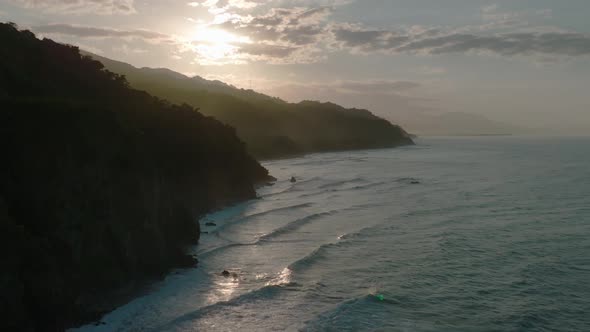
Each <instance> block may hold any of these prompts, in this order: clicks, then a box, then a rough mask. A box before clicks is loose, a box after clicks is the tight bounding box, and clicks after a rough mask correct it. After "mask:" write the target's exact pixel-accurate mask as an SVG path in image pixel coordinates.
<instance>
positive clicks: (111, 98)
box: [0, 24, 268, 331]
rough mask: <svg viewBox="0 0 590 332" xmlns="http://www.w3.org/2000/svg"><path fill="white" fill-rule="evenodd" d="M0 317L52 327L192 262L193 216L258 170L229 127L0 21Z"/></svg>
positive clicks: (248, 188)
mask: <svg viewBox="0 0 590 332" xmlns="http://www.w3.org/2000/svg"><path fill="white" fill-rule="evenodd" d="M0 40H2V47H1V48H0V147H1V150H0V151H1V153H2V163H0V234H1V235H0V243H1V244H2V248H1V250H0V252H1V253H2V269H3V271H2V274H1V278H0V287H1V288H0V292H1V296H2V302H1V303H0V306H1V307H0V312H1V313H2V317H0V329H1V330H3V331H19V330H25V331H60V330H63V329H64V328H66V327H68V326H72V325H76V324H78V323H83V322H88V321H91V320H94V319H96V318H98V317H100V315H101V314H103V313H104V312H107V311H109V310H112V309H113V307H114V306H115V305H116V304H122V302H124V301H125V299H126V298H127V297H126V295H128V294H129V293H130V290H133V289H135V288H137V286H138V285H141V283H142V281H145V280H146V278H151V277H155V276H158V275H161V274H162V273H165V272H166V271H169V269H170V268H174V267H183V266H192V265H194V263H195V259H194V258H192V257H187V256H186V255H185V254H184V250H185V248H186V247H187V246H188V245H190V244H193V243H196V241H197V240H198V239H199V233H200V230H199V225H198V223H197V222H196V220H197V219H196V218H197V217H198V216H199V215H201V214H203V213H207V212H209V211H211V210H212V209H215V208H219V207H222V206H224V205H226V204H229V203H232V202H236V201H239V200H244V199H250V198H254V197H255V191H254V188H253V186H254V184H255V183H257V182H260V181H266V180H267V179H268V173H267V171H266V170H265V169H264V168H263V167H262V166H260V165H259V164H258V162H256V161H255V160H254V159H253V158H252V157H250V155H249V154H248V153H247V152H246V147H245V144H244V143H243V142H242V141H240V140H239V139H238V137H237V135H236V133H235V130H234V129H233V128H232V127H230V126H228V125H226V124H223V123H221V122H219V121H217V120H215V119H213V118H211V117H207V116H204V115H202V114H201V113H199V112H197V110H195V109H194V108H193V107H191V106H188V105H182V106H177V105H172V104H170V103H169V102H166V101H163V100H161V99H158V98H155V97H152V96H150V95H149V94H148V93H146V92H142V91H138V90H134V89H131V88H130V87H129V84H128V83H127V81H126V80H125V78H124V77H123V76H121V75H119V74H115V73H112V72H109V71H107V70H104V69H103V65H102V64H101V63H100V62H98V61H96V60H93V59H91V58H90V57H87V56H82V55H80V53H79V51H78V49H77V48H76V47H72V46H66V45H61V44H58V43H55V42H53V41H51V40H48V39H44V40H39V39H37V38H36V37H35V35H34V34H33V33H31V32H29V31H19V30H18V29H17V28H16V26H15V25H13V24H0Z"/></svg>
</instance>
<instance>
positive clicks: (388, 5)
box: [0, 0, 590, 134]
mask: <svg viewBox="0 0 590 332" xmlns="http://www.w3.org/2000/svg"><path fill="white" fill-rule="evenodd" d="M589 16H590V1H588V0H559V1H557V0H489V1H488V0H194V1H177V0H168V1H156V0H0V21H12V22H15V23H17V24H18V25H19V26H20V27H21V28H24V29H30V30H32V31H33V32H35V33H36V34H37V35H38V36H41V37H47V38H51V39H54V40H56V41H61V42H64V43H69V44H73V45H77V46H79V47H80V48H82V49H85V50H87V51H90V52H94V53H97V54H99V55H102V56H106V57H109V58H112V59H116V60H120V61H124V62H127V63H130V64H132V65H135V66H137V67H143V66H146V67H165V68H170V69H172V70H175V71H178V72H181V73H183V74H186V75H189V76H193V75H199V76H202V77H205V78H209V79H219V80H221V81H224V82H227V83H230V84H233V85H235V86H237V87H241V88H252V89H254V90H257V91H260V92H264V93H267V94H270V95H273V96H277V97H280V98H283V99H285V100H288V101H293V102H297V101H300V100H305V99H311V100H320V101H334V102H337V103H340V104H342V105H344V106H348V107H360V108H367V109H370V110H371V111H373V112H374V113H376V114H378V115H380V116H383V117H385V118H388V119H390V120H392V121H396V122H400V123H402V124H404V123H408V125H410V126H411V125H412V119H417V118H425V117H433V116H438V115H441V114H445V113H449V112H452V113H457V112H460V113H466V114H470V115H473V116H484V117H486V118H487V119H491V120H492V121H498V122H502V123H505V124H509V125H512V126H517V127H519V128H527V129H528V128H543V130H547V131H550V132H552V133H556V134H564V133H571V134H588V133H590V20H589V19H588V17H589Z"/></svg>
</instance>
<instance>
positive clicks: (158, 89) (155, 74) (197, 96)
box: [91, 54, 412, 158]
mask: <svg viewBox="0 0 590 332" xmlns="http://www.w3.org/2000/svg"><path fill="white" fill-rule="evenodd" d="M91 56H92V57H93V58H95V59H97V60H99V61H101V62H102V63H103V64H104V65H105V66H106V68H108V69H109V70H111V71H113V72H116V73H118V74H121V75H125V77H126V78H127V79H128V80H129V83H130V84H131V85H132V86H133V87H134V88H137V89H141V90H145V91H147V92H149V93H151V94H154V95H156V96H158V97H161V98H165V99H168V100H170V101H172V102H177V103H188V104H190V105H192V106H194V107H199V108H200V110H201V111H202V112H203V113H204V114H207V115H211V116H214V117H215V118H217V119H219V120H221V121H222V122H225V123H227V124H229V125H231V126H233V127H235V128H236V129H237V132H238V135H239V136H240V138H241V139H242V140H244V141H245V142H246V144H247V146H248V150H249V151H250V152H251V153H252V154H254V155H255V156H256V157H259V158H273V157H280V156H286V155H293V154H299V153H308V152H321V151H333V150H352V149H369V148H386V147H394V146H398V145H405V144H412V140H411V138H410V137H409V135H407V133H406V132H405V131H404V130H403V129H402V128H401V127H399V126H396V125H392V124H391V123H389V122H388V121H386V120H384V119H382V118H379V117H377V116H375V115H373V114H372V113H371V112H369V111H367V110H360V109H346V108H344V107H341V106H339V105H336V104H332V103H320V102H314V101H303V102H300V103H297V104H292V103H287V102H285V101H282V100H281V99H278V98H273V97H269V96H267V95H264V94H261V93H257V92H254V91H252V90H244V89H238V88H235V87H233V86H230V85H227V84H225V83H222V82H220V81H209V80H205V79H203V78H201V77H198V76H196V77H193V78H189V77H187V76H184V75H182V74H179V73H176V72H173V71H171V70H168V69H151V68H142V69H138V68H135V67H133V66H131V65H129V64H126V63H123V62H118V61H114V60H110V59H107V58H104V57H100V56H97V55H94V54H91Z"/></svg>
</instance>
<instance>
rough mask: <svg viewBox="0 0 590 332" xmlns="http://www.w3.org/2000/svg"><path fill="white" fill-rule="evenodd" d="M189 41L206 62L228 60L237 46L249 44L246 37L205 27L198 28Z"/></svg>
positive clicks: (234, 52)
mask: <svg viewBox="0 0 590 332" xmlns="http://www.w3.org/2000/svg"><path fill="white" fill-rule="evenodd" d="M191 39H192V42H193V44H194V47H195V50H196V51H197V52H198V53H199V55H200V56H201V57H203V58H204V59H205V60H206V61H207V62H220V61H224V60H229V59H230V58H232V56H233V55H235V54H236V51H237V50H238V48H239V44H243V43H250V42H251V41H250V39H249V38H248V37H242V36H237V35H234V34H232V33H229V32H227V31H225V30H221V29H214V28H209V27H207V26H200V27H198V28H197V30H196V31H195V33H194V34H193V36H192V38H191Z"/></svg>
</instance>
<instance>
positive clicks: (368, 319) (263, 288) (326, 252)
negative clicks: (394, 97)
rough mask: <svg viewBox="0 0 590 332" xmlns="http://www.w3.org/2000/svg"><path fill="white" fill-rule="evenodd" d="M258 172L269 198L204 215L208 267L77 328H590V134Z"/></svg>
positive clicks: (291, 164) (488, 140) (325, 158)
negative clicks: (267, 177) (265, 175)
mask: <svg viewBox="0 0 590 332" xmlns="http://www.w3.org/2000/svg"><path fill="white" fill-rule="evenodd" d="M264 166H265V167H267V168H268V169H269V170H270V172H271V174H272V175H274V176H275V177H276V178H278V181H277V183H276V184H275V185H274V186H269V187H264V188H261V189H260V190H259V192H258V194H259V196H260V198H259V199H257V200H253V201H250V202H246V203H243V204H240V205H237V206H234V207H231V208H228V209H225V210H223V211H220V212H217V213H215V214H211V215H208V216H206V217H205V218H203V220H201V223H202V225H203V231H207V232H208V234H203V235H202V238H201V242H200V244H199V245H198V246H197V247H195V248H194V249H193V251H194V253H196V254H197V255H198V257H199V260H200V263H199V266H198V268H196V269H190V270H179V271H176V272H174V273H172V274H170V275H169V276H168V277H167V278H166V279H165V280H163V281H162V282H159V283H157V284H156V285H154V286H153V287H152V289H151V290H150V292H148V293H147V294H146V295H145V296H142V297H140V298H137V299H135V300H134V301H132V302H131V303H129V304H127V305H125V306H123V307H121V308H119V309H117V310H116V311H114V312H112V313H111V314H109V315H107V316H106V317H105V318H104V320H103V322H104V323H105V324H104V325H99V326H94V325H89V326H86V327H83V328H81V329H79V330H80V331H283V330H286V331H590V138H532V137H531V138H522V137H475V138H474V137H471V138H424V139H418V140H417V145H416V146H409V147H402V148H397V149H386V150H369V151H355V152H339V153H324V154H313V155H309V156H305V157H301V158H296V159H288V160H276V161H270V162H266V163H264ZM291 176H295V177H296V179H297V182H296V183H291V182H290V181H289V179H290V178H291ZM206 222H212V223H215V224H216V226H209V227H207V226H204V225H205V223H206ZM223 270H228V271H229V272H231V273H232V274H233V275H232V276H230V277H227V278H226V277H223V276H221V274H220V273H221V272H222V271H223Z"/></svg>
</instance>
